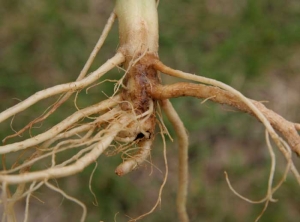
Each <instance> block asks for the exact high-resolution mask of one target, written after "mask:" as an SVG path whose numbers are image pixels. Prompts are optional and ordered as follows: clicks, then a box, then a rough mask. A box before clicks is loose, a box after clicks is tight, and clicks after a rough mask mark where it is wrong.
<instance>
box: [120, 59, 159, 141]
mask: <svg viewBox="0 0 300 222" xmlns="http://www.w3.org/2000/svg"><path fill="white" fill-rule="evenodd" d="M138 56H139V55H138ZM138 56H137V57H138ZM156 59H157V57H156V56H155V55H153V54H146V55H144V56H143V57H142V58H141V59H140V60H138V61H137V62H136V63H135V64H134V65H133V66H132V67H131V68H130V70H129V71H128V73H127V74H126V77H125V79H124V81H123V85H124V88H123V89H122V93H121V94H122V100H123V101H126V102H123V103H122V104H121V109H122V110H124V111H129V112H131V111H132V109H133V110H134V112H135V114H136V115H141V114H143V113H145V112H147V111H148V110H149V109H150V106H151V104H152V105H153V106H154V108H153V112H152V114H151V116H150V117H149V118H147V120H145V122H144V123H143V124H142V127H143V129H141V130H142V131H144V132H147V133H148V135H154V130H155V125H156V116H155V110H156V100H155V99H153V98H152V95H151V94H150V93H149V91H148V90H147V89H148V88H149V87H151V86H154V85H157V84H160V78H159V76H158V71H157V70H156V69H155V68H154V67H153V65H152V64H153V61H154V60H156ZM126 66H127V67H128V66H129V65H126V63H125V68H126ZM140 133H141V132H138V133H137V135H136V136H137V137H138V135H139V136H140V137H141V135H140ZM144 136H145V135H144ZM147 137H149V136H147Z"/></svg>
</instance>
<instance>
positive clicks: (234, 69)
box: [0, 0, 300, 222]
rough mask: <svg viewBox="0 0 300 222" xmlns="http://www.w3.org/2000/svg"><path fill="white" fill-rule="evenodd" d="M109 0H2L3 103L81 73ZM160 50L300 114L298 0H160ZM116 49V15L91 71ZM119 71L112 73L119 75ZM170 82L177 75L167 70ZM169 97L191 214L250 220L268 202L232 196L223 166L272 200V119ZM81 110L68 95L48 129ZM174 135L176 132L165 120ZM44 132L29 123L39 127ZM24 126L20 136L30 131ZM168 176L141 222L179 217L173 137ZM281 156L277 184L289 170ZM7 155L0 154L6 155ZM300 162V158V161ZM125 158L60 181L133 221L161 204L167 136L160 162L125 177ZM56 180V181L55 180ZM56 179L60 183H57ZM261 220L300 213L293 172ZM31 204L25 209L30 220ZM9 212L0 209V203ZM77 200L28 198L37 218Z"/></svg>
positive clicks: (237, 183) (29, 115) (108, 212)
mask: <svg viewBox="0 0 300 222" xmlns="http://www.w3.org/2000/svg"><path fill="white" fill-rule="evenodd" d="M113 5H114V3H113V1H105V0H87V1H79V0H75V1H74V0H26V1H23V0H22V1H21V0H9V1H8V0H2V1H1V2H0V111H3V110H4V109H6V108H8V107H10V106H11V105H13V104H16V103H17V101H18V99H21V100H22V99H25V98H27V97H28V96H29V95H31V94H33V93H34V92H36V91H38V90H41V89H44V88H47V87H51V86H54V85H56V84H60V83H65V82H70V81H73V80H75V79H76V77H77V75H78V74H79V72H80V70H81V68H82V67H83V65H84V63H85V61H86V59H87V58H88V56H89V53H90V52H91V50H92V48H93V46H94V45H95V43H96V42H97V39H98V37H99V35H100V33H101V31H102V29H103V27H104V24H105V22H106V20H107V18H108V17H109V14H110V12H111V11H112V10H113ZM158 12H159V24H160V50H159V53H160V59H161V60H162V61H163V62H165V63H166V64H167V65H169V66H172V67H173V68H176V69H180V70H183V71H187V72H190V73H196V74H197V75H203V76H207V77H211V78H214V79H217V80H220V81H223V82H225V83H227V84H229V85H231V86H233V87H235V88H236V89H238V90H240V91H241V92H242V93H244V94H245V95H246V96H248V97H250V98H253V99H256V100H260V101H268V103H267V104H266V105H267V106H268V107H269V108H271V109H273V110H274V111H276V112H278V113H279V114H281V115H282V116H284V117H285V118H287V119H288V120H291V121H294V122H300V115H299V113H300V99H299V98H300V96H299V95H300V89H299V86H300V75H299V74H300V25H299V24H300V1H299V0H201V1H199V0H184V1H174V0H161V1H160V5H159V9H158ZM117 46H118V30H117V24H115V25H114V27H113V30H112V31H111V33H110V34H109V36H108V38H107V40H106V42H105V45H104V47H103V49H101V51H100V54H99V55H98V56H97V58H96V60H95V62H94V64H93V66H92V68H91V70H94V69H96V68H97V67H98V66H99V65H100V64H102V63H103V62H104V61H106V60H107V59H108V58H110V57H111V56H112V55H113V54H114V53H115V52H116V49H117ZM121 75H122V73H120V72H119V71H118V70H117V69H115V70H113V71H111V72H110V73H108V74H106V77H108V78H110V79H117V78H120V77H121ZM163 80H164V83H166V84H167V83H174V82H177V81H179V80H178V79H174V78H170V77H164V78H163ZM112 88H113V84H112V83H107V84H101V85H100V86H97V87H94V88H92V89H91V90H90V91H89V94H88V95H85V93H84V92H83V93H81V95H80V97H79V100H78V105H79V107H85V106H87V105H89V104H93V103H95V102H98V101H100V100H101V99H104V98H105V95H104V94H103V93H102V91H104V92H105V93H107V94H109V93H111V92H112ZM54 101H55V99H52V100H51V99H50V100H47V101H43V102H40V103H39V104H38V105H35V106H33V107H32V108H31V109H30V110H28V111H25V112H23V113H21V114H19V115H17V116H16V118H15V119H14V121H13V124H12V125H13V127H14V128H15V129H20V128H21V127H22V126H24V125H26V123H27V122H28V121H29V120H31V119H33V118H34V117H37V116H39V115H41V114H42V113H43V111H44V110H45V109H46V108H47V107H48V106H49V105H50V104H51V103H53V102H54ZM172 103H173V104H174V106H175V107H176V109H177V111H178V113H179V114H180V116H181V117H182V120H183V122H184V123H185V126H186V128H187V130H188V132H189V139H190V149H189V156H190V161H189V166H190V183H189V198H188V213H189V215H190V217H191V221H216V222H219V221H228V222H231V221H254V220H255V218H256V217H257V216H258V215H259V214H260V212H261V210H262V209H263V205H261V204H256V205H254V204H249V203H246V202H245V201H243V200H241V199H239V198H238V197H237V196H235V195H234V194H233V193H232V192H231V191H230V190H229V188H228V185H227V184H226V181H225V177H224V171H227V172H228V174H229V176H230V179H231V182H232V184H233V186H234V187H235V188H236V190H237V191H239V192H240V193H241V194H243V195H245V196H247V197H249V198H251V199H254V200H258V199H261V198H263V197H264V194H265V192H266V186H267V180H268V175H269V168H270V158H269V155H268V152H267V148H266V145H265V139H264V128H263V127H262V126H261V124H260V123H259V122H258V121H257V120H256V119H254V118H253V117H251V116H248V115H246V114H243V113H239V112H235V111H234V110H232V109H230V108H229V107H224V106H221V105H218V104H213V103H212V102H209V101H208V102H205V103H204V104H201V100H197V99H193V98H179V99H173V100H172ZM73 111H75V108H74V104H73V101H72V100H70V101H69V102H68V103H67V104H66V105H64V106H63V107H61V108H60V109H59V110H58V112H56V113H55V114H53V115H52V116H51V118H49V120H47V121H46V122H45V123H43V125H42V126H38V127H41V129H47V128H49V127H51V126H52V125H53V124H55V123H57V122H59V121H60V120H62V119H63V118H64V117H66V116H67V115H68V114H70V113H72V112H73ZM9 125H10V121H6V122H4V123H3V124H1V126H0V138H1V140H2V139H3V138H4V137H5V136H6V135H8V134H11V133H13V131H12V130H11V128H10V126H9ZM166 125H167V126H168V128H169V130H170V133H171V135H173V136H174V132H173V130H172V128H171V126H170V124H169V123H168V122H167V121H166ZM41 129H33V130H32V133H33V134H35V133H37V132H38V131H39V130H41ZM26 136H28V133H26V134H24V137H26ZM167 142H168V143H167V150H168V163H169V168H170V169H169V170H170V171H169V177H168V182H167V184H166V188H165V189H164V192H163V195H162V202H161V205H160V206H159V207H158V208H157V210H156V211H155V212H154V213H153V214H152V215H150V216H148V217H146V218H144V219H143V220H142V221H162V222H163V221H176V220H177V215H176V210H175V198H176V188H177V146H176V137H175V136H174V142H173V143H172V142H171V141H170V140H168V141H167ZM276 153H277V154H278V159H277V161H278V167H277V174H276V177H275V181H278V180H279V178H280V176H281V175H282V173H283V171H284V166H285V165H284V164H285V160H284V159H283V158H282V157H281V154H279V153H278V152H276ZM0 161H1V160H0ZM295 161H296V162H297V166H298V169H300V165H299V162H300V159H299V158H298V159H297V158H295ZM120 162H121V158H120V156H119V155H117V156H114V157H106V156H101V157H100V158H99V160H98V167H97V170H96V172H95V174H94V177H93V181H92V183H91V186H92V189H93V191H94V192H95V194H96V196H97V200H98V206H95V205H93V201H94V198H93V196H92V194H91V192H90V191H89V188H88V180H89V177H90V174H91V172H92V170H93V168H94V166H90V167H88V168H87V169H86V170H85V171H84V172H83V173H81V174H80V175H76V176H71V177H69V178H65V179H59V180H57V181H56V182H57V183H58V184H59V186H60V188H62V189H63V190H64V191H65V192H67V193H68V194H69V195H72V196H74V197H76V198H78V199H80V200H82V201H83V202H84V203H85V204H86V205H87V207H88V217H87V221H100V220H101V221H114V219H115V220H116V221H127V220H128V219H129V218H130V217H136V216H138V215H141V214H143V213H145V212H147V211H148V210H150V209H151V208H152V206H153V205H154V203H155V201H156V198H157V195H158V189H159V186H160V184H161V183H162V178H163V174H162V173H161V172H159V171H158V170H157V169H156V168H155V167H157V168H159V169H160V170H162V171H164V163H163V157H162V143H161V139H160V138H159V137H157V139H156V142H155V145H154V147H153V153H152V163H153V164H154V165H155V167H154V168H153V173H151V165H149V164H148V165H146V166H144V167H141V168H139V169H138V170H136V171H134V172H132V173H130V174H129V175H127V176H124V177H121V178H120V177H117V176H116V175H115V174H114V169H115V167H116V166H117V165H118V164H119V163H120ZM52 182H53V181H52ZM56 182H53V183H56ZM274 198H275V199H278V200H279V201H278V202H277V203H270V205H269V207H268V209H267V211H266V212H265V214H264V215H263V217H262V219H261V220H260V221H273V222H277V221H278V222H282V221H287V222H296V221H299V218H300V211H299V206H300V195H299V185H298V184H297V183H296V182H295V179H294V178H293V177H292V176H291V174H290V175H289V176H288V178H287V180H286V182H285V183H284V184H283V186H282V187H281V188H280V189H279V190H278V192H277V193H276V194H275V196H274ZM22 208H24V202H22V203H20V204H19V205H18V206H17V211H18V212H20V213H19V214H18V217H19V221H22V219H21V218H22V214H23V211H22ZM0 211H1V209H0ZM80 215H81V209H80V207H79V206H77V205H75V204H73V203H71V202H70V201H68V200H66V199H63V198H62V197H61V196H60V195H59V194H57V193H54V192H52V191H50V190H49V189H45V188H42V189H40V190H38V191H37V192H35V193H34V196H33V197H32V199H31V205H30V220H29V221H32V222H48V221H51V222H60V221H79V218H80Z"/></svg>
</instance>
